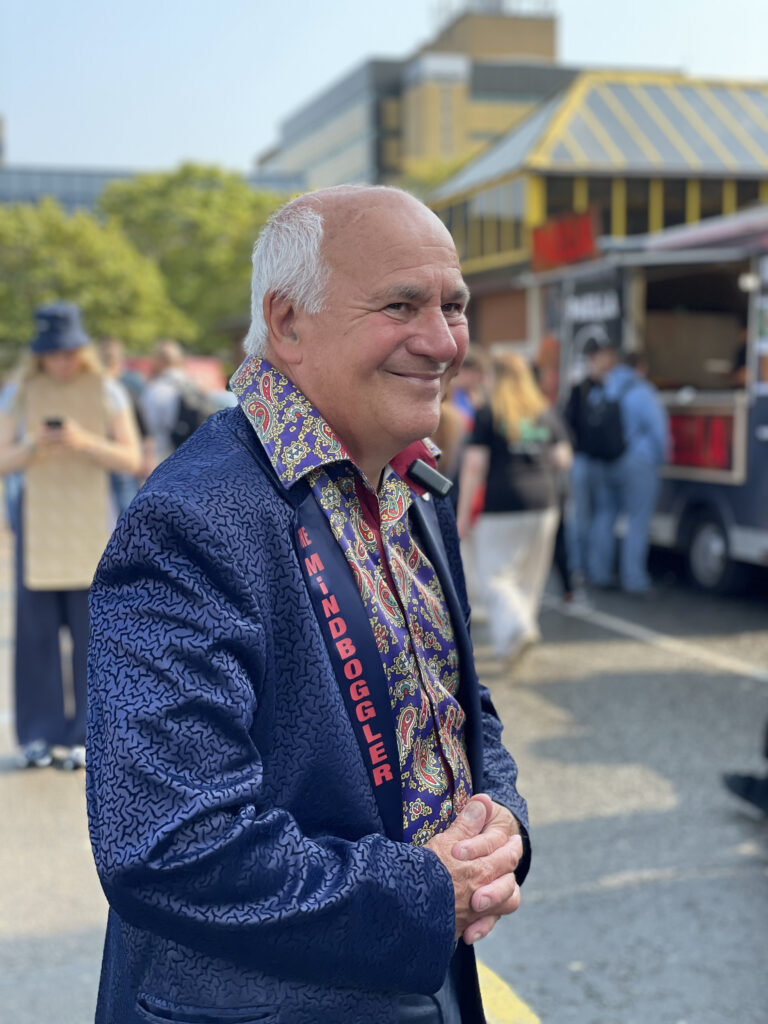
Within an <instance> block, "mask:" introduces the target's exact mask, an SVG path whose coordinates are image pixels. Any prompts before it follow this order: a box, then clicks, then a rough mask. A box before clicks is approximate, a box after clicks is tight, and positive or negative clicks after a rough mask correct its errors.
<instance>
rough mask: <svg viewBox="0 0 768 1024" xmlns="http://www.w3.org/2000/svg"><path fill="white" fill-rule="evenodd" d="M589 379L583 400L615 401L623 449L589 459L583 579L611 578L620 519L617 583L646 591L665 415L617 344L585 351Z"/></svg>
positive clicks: (600, 581) (599, 582)
mask: <svg viewBox="0 0 768 1024" xmlns="http://www.w3.org/2000/svg"><path fill="white" fill-rule="evenodd" d="M590 352H591V354H590V356H589V360H590V369H589V373H590V377H592V378H593V379H594V380H596V381H597V386H596V387H593V388H592V389H591V390H590V392H589V395H588V397H587V403H588V404H592V403H594V404H595V406H596V405H597V403H600V402H602V401H608V402H616V403H618V408H619V413H620V421H621V431H622V436H623V442H624V444H623V448H624V450H623V452H622V454H620V455H619V456H617V457H616V458H614V459H593V460H592V467H593V470H594V473H595V489H594V500H595V507H594V512H593V516H592V525H591V529H590V538H589V566H588V571H589V581H590V583H591V584H592V585H594V586H597V587H611V586H613V585H614V580H615V569H614V566H615V563H616V523H617V520H618V518H619V516H624V517H625V519H626V532H625V535H624V537H623V539H622V544H621V551H620V555H619V584H620V586H621V589H622V590H623V591H625V592H626V593H628V594H635V595H638V596H644V595H648V594H649V593H650V588H651V579H650V576H649V574H648V567H647V562H648V547H649V536H650V528H651V519H652V517H653V512H654V509H655V507H656V498H657V495H658V490H659V471H660V469H661V466H662V465H663V463H664V462H665V460H666V458H667V451H668V445H669V439H668V425H667V414H666V410H665V409H664V406H663V405H662V403H661V401H660V399H659V396H658V393H657V391H656V389H655V387H654V386H653V385H652V384H651V383H650V381H647V380H645V379H644V378H642V377H639V376H638V374H637V372H636V371H635V370H634V369H632V367H630V366H627V365H626V364H625V363H622V362H621V361H620V357H619V349H618V347H616V346H614V345H611V344H606V345H596V347H594V348H593V349H590Z"/></svg>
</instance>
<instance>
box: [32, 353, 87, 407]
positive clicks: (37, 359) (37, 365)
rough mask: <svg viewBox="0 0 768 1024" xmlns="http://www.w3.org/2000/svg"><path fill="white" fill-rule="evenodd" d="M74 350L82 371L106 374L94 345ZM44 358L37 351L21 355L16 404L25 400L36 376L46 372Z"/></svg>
mask: <svg viewBox="0 0 768 1024" xmlns="http://www.w3.org/2000/svg"><path fill="white" fill-rule="evenodd" d="M74 351H75V352H76V353H77V357H78V358H77V362H78V368H79V369H80V371H81V372H82V373H90V374H93V375H94V376H96V377H103V376H104V375H105V374H104V367H103V365H102V363H101V360H100V359H99V354H98V352H97V351H96V349H95V348H94V346H93V345H82V346H81V347H80V348H78V349H75V350H74ZM43 358H44V356H43V355H40V354H38V353H36V352H25V353H24V355H23V356H22V357H21V361H20V362H19V365H18V369H17V370H16V373H15V379H16V385H17V389H16V398H15V401H14V405H18V404H20V403H21V402H22V401H23V399H24V395H25V393H26V390H27V388H28V387H29V385H30V383H31V382H32V381H33V380H34V379H35V378H36V377H40V376H42V375H43V374H44V373H45V370H44V369H43Z"/></svg>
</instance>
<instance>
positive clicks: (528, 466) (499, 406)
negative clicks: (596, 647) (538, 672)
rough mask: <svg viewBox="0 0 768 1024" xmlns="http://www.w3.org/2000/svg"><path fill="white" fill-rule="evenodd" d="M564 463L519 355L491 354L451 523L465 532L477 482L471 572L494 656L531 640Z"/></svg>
mask: <svg viewBox="0 0 768 1024" xmlns="http://www.w3.org/2000/svg"><path fill="white" fill-rule="evenodd" d="M570 462H571V446H570V444H569V442H568V435H567V432H566V429H565V427H564V425H563V424H562V422H561V420H560V418H559V416H558V415H557V413H556V412H555V411H554V410H553V409H552V408H550V406H549V403H548V402H547V400H546V398H545V397H544V395H543V394H542V393H541V391H540V390H539V388H538V386H537V385H536V382H535V380H534V377H533V374H532V372H531V369H530V367H529V366H528V363H527V362H526V360H525V359H524V358H523V357H522V356H521V355H518V354H517V353H514V352H504V353H500V354H499V355H497V356H495V357H494V358H493V385H492V389H491V398H490V402H489V404H488V405H486V406H485V407H484V408H482V409H480V410H479V411H478V413H477V416H476V418H475V426H474V430H473V432H472V436H471V437H470V439H469V444H468V445H467V449H466V452H465V454H464V461H463V464H462V468H461V477H460V486H459V507H458V512H457V522H458V529H459V535H460V536H461V537H466V536H467V535H468V533H469V532H470V530H471V529H472V504H473V500H474V495H475V493H476V492H477V490H478V488H481V487H483V486H485V505H484V511H483V514H482V515H481V516H480V517H479V519H478V520H477V522H476V524H475V526H474V532H475V533H476V555H477V571H478V577H479V580H480V582H481V585H482V586H484V587H485V588H486V590H487V601H488V612H489V618H490V629H491V639H492V642H493V646H494V649H495V652H496V654H497V656H499V657H506V658H515V657H517V656H518V655H519V654H521V653H522V651H523V650H525V648H526V647H527V646H529V645H530V644H531V643H535V642H536V641H537V640H538V638H539V629H538V613H539V604H540V601H541V595H542V592H543V590H544V585H545V583H546V580H547V575H548V573H549V569H550V566H551V565H552V554H553V546H554V540H555V533H556V531H557V521H558V517H559V494H558V476H559V474H560V473H563V472H565V471H566V470H567V469H568V468H569V466H570Z"/></svg>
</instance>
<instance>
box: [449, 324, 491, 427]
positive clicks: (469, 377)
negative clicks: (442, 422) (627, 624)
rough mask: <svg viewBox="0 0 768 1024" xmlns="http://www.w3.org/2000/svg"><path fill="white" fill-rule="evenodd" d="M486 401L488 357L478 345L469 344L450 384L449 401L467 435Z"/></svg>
mask: <svg viewBox="0 0 768 1024" xmlns="http://www.w3.org/2000/svg"><path fill="white" fill-rule="evenodd" d="M487 401H488V359H487V356H486V354H485V352H483V350H482V349H481V348H480V346H479V345H472V344H470V345H469V346H468V347H467V354H466V356H465V358H464V362H463V364H462V366H461V369H460V370H459V372H458V373H457V375H456V379H455V380H454V382H453V385H452V386H451V402H452V403H453V404H454V405H455V406H456V408H457V409H458V411H459V414H460V415H461V418H462V421H463V424H464V433H465V435H466V436H469V435H470V434H471V433H472V427H473V426H474V424H475V414H476V413H477V410H478V409H480V408H482V406H484V405H485V403H486V402H487Z"/></svg>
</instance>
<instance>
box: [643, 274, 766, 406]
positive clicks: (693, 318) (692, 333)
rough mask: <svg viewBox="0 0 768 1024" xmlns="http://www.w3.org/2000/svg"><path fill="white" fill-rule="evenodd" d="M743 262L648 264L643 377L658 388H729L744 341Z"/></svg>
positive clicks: (734, 380) (735, 383)
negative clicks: (673, 265)
mask: <svg viewBox="0 0 768 1024" xmlns="http://www.w3.org/2000/svg"><path fill="white" fill-rule="evenodd" d="M746 269H747V264H746V263H738V264H723V265H722V266H714V267H713V266H711V265H702V266H687V267H649V268H647V270H646V314H645V330H644V335H645V337H644V346H643V347H644V351H645V356H646V359H647V362H648V376H649V378H650V379H651V380H652V381H653V383H654V384H656V386H657V387H659V388H662V389H678V388H684V387H691V388H695V389H696V390H697V391H723V390H734V389H736V388H739V387H741V386H742V383H741V380H740V378H739V376H738V374H737V367H738V364H739V358H740V355H741V356H743V346H744V345H745V343H746V324H747V301H748V299H747V295H746V293H745V292H743V291H742V290H741V289H740V288H739V275H740V274H742V273H744V272H745V271H746Z"/></svg>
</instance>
